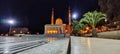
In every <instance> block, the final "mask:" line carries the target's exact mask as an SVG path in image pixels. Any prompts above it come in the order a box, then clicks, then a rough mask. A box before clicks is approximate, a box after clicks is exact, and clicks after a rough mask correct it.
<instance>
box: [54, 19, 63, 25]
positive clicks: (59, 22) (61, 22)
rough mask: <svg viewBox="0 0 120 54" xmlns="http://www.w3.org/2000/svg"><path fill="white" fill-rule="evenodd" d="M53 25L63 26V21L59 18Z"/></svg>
mask: <svg viewBox="0 0 120 54" xmlns="http://www.w3.org/2000/svg"><path fill="white" fill-rule="evenodd" d="M55 24H63V20H62V19H61V18H57V19H56V22H55Z"/></svg>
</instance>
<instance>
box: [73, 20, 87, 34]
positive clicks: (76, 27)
mask: <svg viewBox="0 0 120 54" xmlns="http://www.w3.org/2000/svg"><path fill="white" fill-rule="evenodd" d="M72 26H73V31H72V33H73V34H77V33H78V32H79V31H80V30H82V29H84V28H85V26H84V24H82V23H79V21H73V22H72Z"/></svg>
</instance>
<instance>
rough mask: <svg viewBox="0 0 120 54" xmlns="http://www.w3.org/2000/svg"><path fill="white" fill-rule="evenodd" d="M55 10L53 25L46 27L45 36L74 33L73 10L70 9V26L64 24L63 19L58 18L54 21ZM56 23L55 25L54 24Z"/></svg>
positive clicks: (52, 17) (52, 16)
mask: <svg viewBox="0 0 120 54" xmlns="http://www.w3.org/2000/svg"><path fill="white" fill-rule="evenodd" d="M54 20H55V19H54V9H53V8H52V15H51V24H46V25H45V31H44V33H45V34H70V33H71V31H72V27H71V10H70V7H69V8H68V24H63V20H62V19H61V18H57V19H56V20H55V21H54ZM54 22H55V23H54Z"/></svg>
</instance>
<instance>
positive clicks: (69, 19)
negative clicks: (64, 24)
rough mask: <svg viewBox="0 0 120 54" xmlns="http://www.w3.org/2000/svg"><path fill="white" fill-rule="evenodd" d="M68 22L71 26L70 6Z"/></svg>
mask: <svg viewBox="0 0 120 54" xmlns="http://www.w3.org/2000/svg"><path fill="white" fill-rule="evenodd" d="M68 22H69V25H71V10H70V6H69V7H68Z"/></svg>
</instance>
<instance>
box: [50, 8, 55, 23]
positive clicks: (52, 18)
mask: <svg viewBox="0 0 120 54" xmlns="http://www.w3.org/2000/svg"><path fill="white" fill-rule="evenodd" d="M51 25H54V8H52V15H51Z"/></svg>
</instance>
